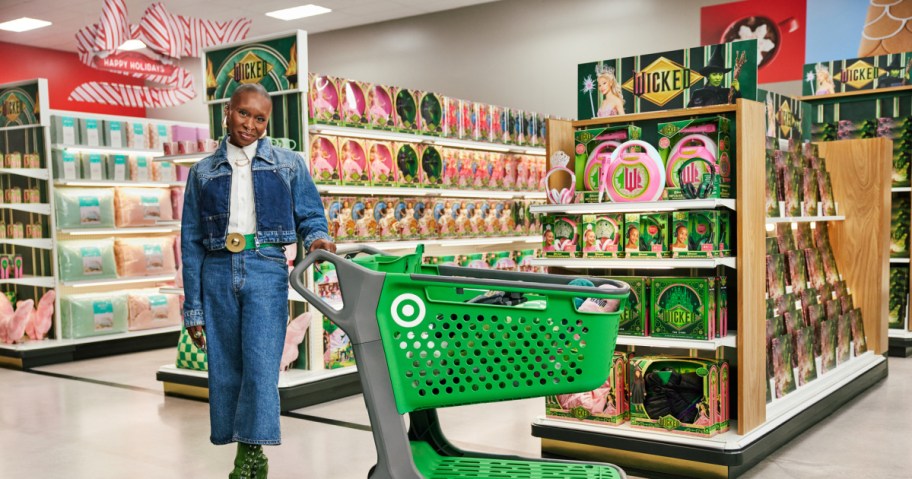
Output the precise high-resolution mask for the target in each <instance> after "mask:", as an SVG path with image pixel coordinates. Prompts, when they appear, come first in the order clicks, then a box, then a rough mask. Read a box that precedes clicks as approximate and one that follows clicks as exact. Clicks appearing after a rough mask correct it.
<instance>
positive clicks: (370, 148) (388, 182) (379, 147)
mask: <svg viewBox="0 0 912 479" xmlns="http://www.w3.org/2000/svg"><path fill="white" fill-rule="evenodd" d="M367 161H368V163H369V165H370V167H369V168H368V171H369V173H370V184H371V185H373V186H398V185H399V170H398V169H397V168H396V162H395V161H393V142H391V141H368V142H367Z"/></svg>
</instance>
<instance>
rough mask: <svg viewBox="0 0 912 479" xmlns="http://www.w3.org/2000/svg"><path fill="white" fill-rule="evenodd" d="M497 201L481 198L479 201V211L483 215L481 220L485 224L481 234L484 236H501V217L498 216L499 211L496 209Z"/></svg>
mask: <svg viewBox="0 0 912 479" xmlns="http://www.w3.org/2000/svg"><path fill="white" fill-rule="evenodd" d="M495 204H496V203H495V202H494V201H493V200H481V201H478V202H477V205H478V212H479V213H480V216H481V221H482V224H483V227H482V231H481V235H482V236H500V218H498V217H497V212H496V210H495V209H494V207H495Z"/></svg>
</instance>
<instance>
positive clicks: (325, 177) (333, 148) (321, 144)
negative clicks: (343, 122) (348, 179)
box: [310, 135, 341, 185]
mask: <svg viewBox="0 0 912 479" xmlns="http://www.w3.org/2000/svg"><path fill="white" fill-rule="evenodd" d="M339 171H340V170H339V145H338V138H336V137H335V136H322V135H313V136H312V137H311V138H310V176H311V177H312V178H313V180H314V183H316V184H318V185H338V184H340V183H341V178H340V176H339Z"/></svg>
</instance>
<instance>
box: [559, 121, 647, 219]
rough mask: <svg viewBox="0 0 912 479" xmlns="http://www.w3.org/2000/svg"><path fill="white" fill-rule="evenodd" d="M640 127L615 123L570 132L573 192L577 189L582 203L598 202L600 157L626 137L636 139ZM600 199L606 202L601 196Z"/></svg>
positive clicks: (605, 155)
mask: <svg viewBox="0 0 912 479" xmlns="http://www.w3.org/2000/svg"><path fill="white" fill-rule="evenodd" d="M642 133H643V131H642V129H641V128H640V127H638V126H633V125H616V126H610V127H607V128H606V127H602V128H587V129H583V130H576V131H575V132H574V133H573V138H574V142H575V144H576V146H575V151H576V158H575V172H576V191H579V192H581V197H582V202H583V203H598V201H599V172H600V171H601V164H602V161H603V160H604V161H605V162H606V163H607V162H608V157H610V156H611V152H613V151H614V149H615V148H617V146H618V145H620V144H621V143H623V142H625V141H627V140H639V139H640V138H641V137H642ZM602 201H608V200H607V199H605V198H603V199H602Z"/></svg>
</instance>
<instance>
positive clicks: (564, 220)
mask: <svg viewBox="0 0 912 479" xmlns="http://www.w3.org/2000/svg"><path fill="white" fill-rule="evenodd" d="M576 218H577V217H569V216H561V215H548V216H545V217H544V218H543V220H542V222H543V229H542V252H543V253H544V255H545V257H546V258H573V257H576V251H577V247H576V245H577V242H578V239H577V238H578V234H579V233H578V231H579V230H578V228H577V224H576Z"/></svg>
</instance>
